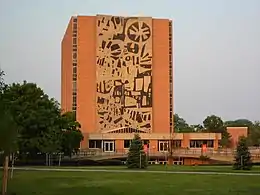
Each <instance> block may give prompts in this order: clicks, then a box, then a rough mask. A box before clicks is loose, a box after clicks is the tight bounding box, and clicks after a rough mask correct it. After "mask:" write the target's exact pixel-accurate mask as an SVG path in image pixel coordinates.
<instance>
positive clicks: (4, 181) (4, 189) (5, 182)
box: [2, 155, 9, 195]
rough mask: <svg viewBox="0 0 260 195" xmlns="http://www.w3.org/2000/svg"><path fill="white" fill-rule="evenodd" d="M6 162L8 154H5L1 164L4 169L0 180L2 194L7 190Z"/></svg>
mask: <svg viewBox="0 0 260 195" xmlns="http://www.w3.org/2000/svg"><path fill="white" fill-rule="evenodd" d="M8 163H9V156H8V155H5V157H4V164H3V167H4V170H3V180H2V195H6V192H7V182H8Z"/></svg>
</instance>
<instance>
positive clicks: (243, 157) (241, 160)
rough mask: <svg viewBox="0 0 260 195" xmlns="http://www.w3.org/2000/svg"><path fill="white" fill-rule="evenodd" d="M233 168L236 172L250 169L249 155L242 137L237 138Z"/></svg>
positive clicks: (245, 141)
mask: <svg viewBox="0 0 260 195" xmlns="http://www.w3.org/2000/svg"><path fill="white" fill-rule="evenodd" d="M233 168H234V169H236V170H250V169H251V168H252V161H251V154H250V151H249V149H248V145H247V139H246V138H245V137H244V136H242V137H240V138H239V141H238V145H237V149H236V154H235V163H234V165H233Z"/></svg>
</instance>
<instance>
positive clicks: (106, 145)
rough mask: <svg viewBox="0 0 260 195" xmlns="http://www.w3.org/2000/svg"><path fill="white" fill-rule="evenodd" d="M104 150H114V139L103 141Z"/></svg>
mask: <svg viewBox="0 0 260 195" xmlns="http://www.w3.org/2000/svg"><path fill="white" fill-rule="evenodd" d="M103 147H104V152H114V151H115V142H114V141H104V145H103Z"/></svg>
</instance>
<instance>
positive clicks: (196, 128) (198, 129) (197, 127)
mask: <svg viewBox="0 0 260 195" xmlns="http://www.w3.org/2000/svg"><path fill="white" fill-rule="evenodd" d="M190 127H191V128H192V129H193V131H194V132H202V131H203V130H204V127H203V125H201V124H197V125H190Z"/></svg>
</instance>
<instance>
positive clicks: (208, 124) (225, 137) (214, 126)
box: [203, 115, 231, 147]
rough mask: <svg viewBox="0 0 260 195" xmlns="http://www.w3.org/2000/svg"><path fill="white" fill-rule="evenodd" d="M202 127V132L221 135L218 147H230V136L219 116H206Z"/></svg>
mask: <svg viewBox="0 0 260 195" xmlns="http://www.w3.org/2000/svg"><path fill="white" fill-rule="evenodd" d="M203 125H204V127H205V130H203V132H210V133H221V136H222V138H221V140H220V145H221V146H223V147H229V146H230V143H231V140H230V138H231V135H230V134H229V133H228V132H227V129H226V127H225V125H224V122H223V120H222V119H221V118H220V117H219V116H216V115H210V116H207V117H206V119H205V120H204V121H203Z"/></svg>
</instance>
